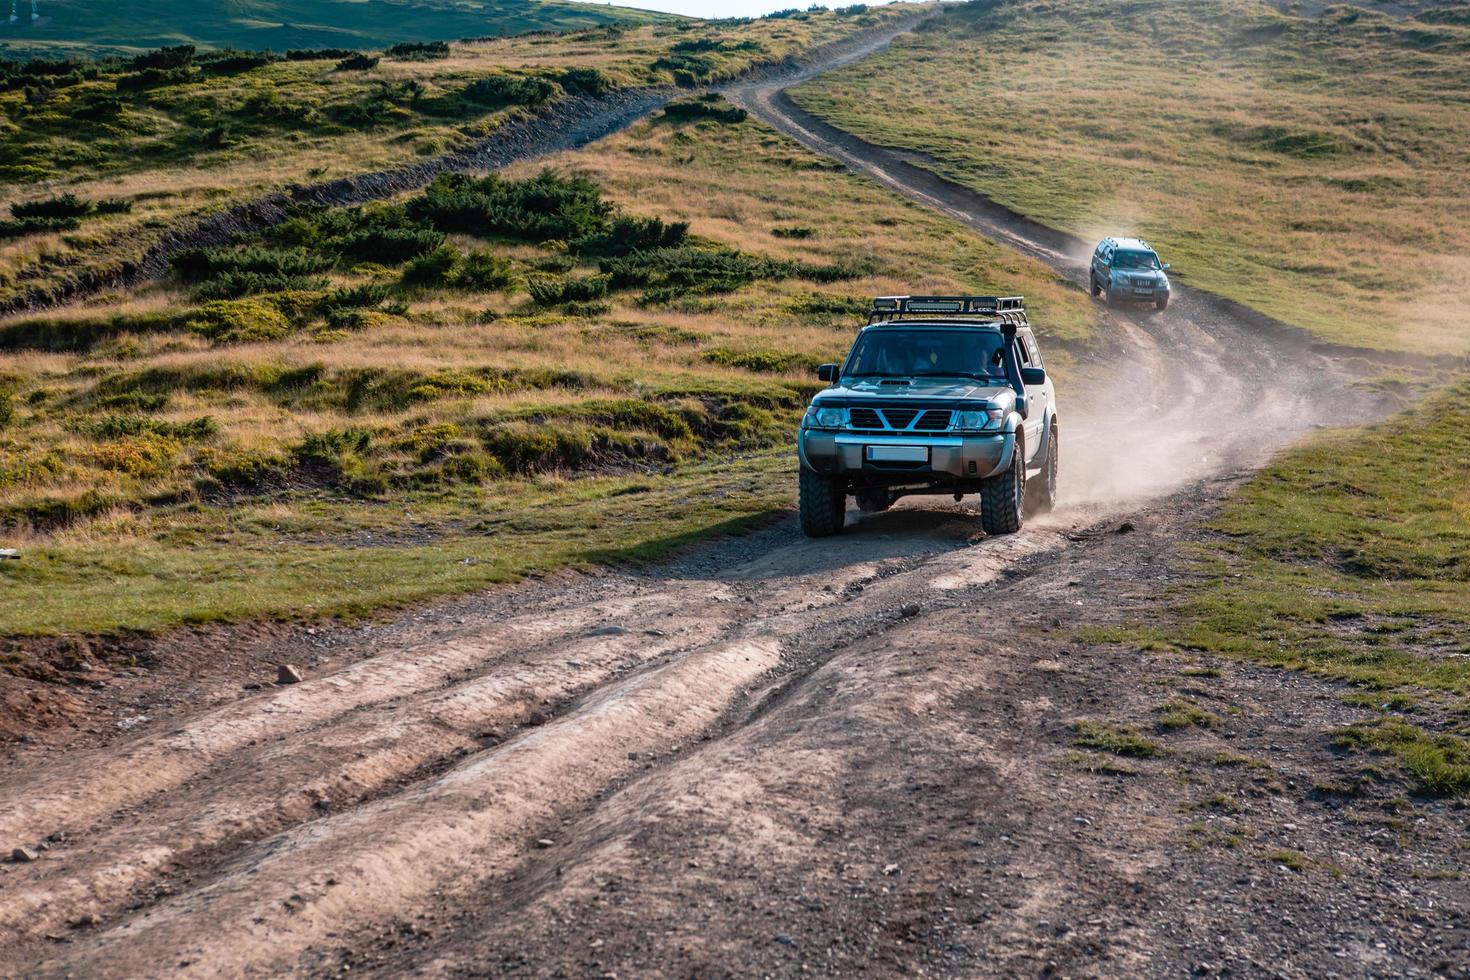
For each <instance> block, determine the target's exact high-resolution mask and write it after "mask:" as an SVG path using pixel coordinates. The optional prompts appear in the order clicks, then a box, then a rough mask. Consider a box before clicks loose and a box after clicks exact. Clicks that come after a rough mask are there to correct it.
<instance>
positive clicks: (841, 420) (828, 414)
mask: <svg viewBox="0 0 1470 980" xmlns="http://www.w3.org/2000/svg"><path fill="white" fill-rule="evenodd" d="M804 421H805V423H806V424H807V425H814V426H816V427H817V428H819V429H840V428H842V427H843V426H845V425H847V409H845V408H819V407H818V406H816V405H813V406H812V407H811V408H809V409H807V411H806V418H805V419H804Z"/></svg>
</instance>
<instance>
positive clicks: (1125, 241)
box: [1103, 238, 1154, 252]
mask: <svg viewBox="0 0 1470 980" xmlns="http://www.w3.org/2000/svg"><path fill="white" fill-rule="evenodd" d="M1103 241H1104V242H1107V243H1110V244H1111V245H1112V246H1113V247H1114V248H1122V249H1134V250H1136V251H1139V252H1152V251H1153V250H1154V247H1153V246H1152V245H1150V244H1149V243H1148V242H1146V241H1144V240H1143V239H1142V238H1104V239H1103Z"/></svg>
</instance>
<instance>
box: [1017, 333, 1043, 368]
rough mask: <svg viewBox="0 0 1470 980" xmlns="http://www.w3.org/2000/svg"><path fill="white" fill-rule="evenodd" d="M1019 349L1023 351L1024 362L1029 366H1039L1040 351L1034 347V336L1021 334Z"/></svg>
mask: <svg viewBox="0 0 1470 980" xmlns="http://www.w3.org/2000/svg"><path fill="white" fill-rule="evenodd" d="M1021 349H1022V350H1023V351H1024V352H1025V355H1026V363H1027V364H1028V365H1029V366H1031V367H1041V353H1040V351H1038V350H1037V347H1036V338H1035V337H1033V336H1031V335H1030V334H1029V333H1028V334H1022V335H1021Z"/></svg>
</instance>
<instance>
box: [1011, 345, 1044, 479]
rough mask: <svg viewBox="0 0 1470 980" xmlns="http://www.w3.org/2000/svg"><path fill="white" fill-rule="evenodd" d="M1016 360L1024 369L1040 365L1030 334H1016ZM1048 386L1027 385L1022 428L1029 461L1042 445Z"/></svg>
mask: <svg viewBox="0 0 1470 980" xmlns="http://www.w3.org/2000/svg"><path fill="white" fill-rule="evenodd" d="M1016 360H1017V363H1019V364H1020V365H1021V368H1022V369H1023V370H1024V369H1026V368H1030V367H1040V366H1041V359H1040V358H1039V357H1037V355H1036V341H1034V340H1032V339H1031V337H1030V335H1029V334H1026V333H1021V332H1017V334H1016ZM1046 406H1047V386H1046V385H1026V420H1025V422H1023V423H1022V429H1023V430H1024V431H1025V433H1026V459H1027V461H1028V462H1029V461H1030V460H1031V458H1032V456H1034V455H1035V454H1036V450H1037V449H1038V448H1040V446H1041V425H1042V420H1043V419H1044V418H1045V417H1046Z"/></svg>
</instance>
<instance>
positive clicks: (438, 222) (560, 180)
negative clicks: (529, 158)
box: [408, 170, 612, 242]
mask: <svg viewBox="0 0 1470 980" xmlns="http://www.w3.org/2000/svg"><path fill="white" fill-rule="evenodd" d="M611 213H612V205H610V204H608V203H606V202H604V201H603V200H602V193H601V191H600V190H599V189H598V187H597V185H596V184H594V183H593V182H592V181H590V180H588V179H587V178H585V177H562V176H559V175H557V174H554V173H552V172H551V171H549V170H547V171H542V172H541V173H540V174H538V175H537V176H535V177H531V178H529V179H527V180H506V179H505V178H503V177H499V176H497V175H495V174H491V175H489V176H488V177H483V178H478V179H477V178H474V177H469V176H466V175H464V174H441V175H440V176H438V177H437V178H435V179H434V182H433V183H432V184H430V185H429V187H428V189H427V190H426V191H425V192H424V193H423V194H422V195H421V196H419V197H417V198H415V199H413V200H412V201H411V202H409V205H408V214H409V216H410V217H412V218H415V219H417V220H420V221H424V222H426V223H428V224H431V225H433V226H434V227H435V228H438V229H439V230H441V231H457V232H465V233H467V234H471V235H481V236H487V235H499V236H503V237H505V238H511V239H516V240H519V241H527V242H548V241H571V240H573V239H578V238H583V237H585V236H588V235H591V234H593V233H595V232H598V231H601V230H602V229H603V228H604V226H605V223H606V221H607V219H608V216H609V215H610V214H611Z"/></svg>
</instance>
